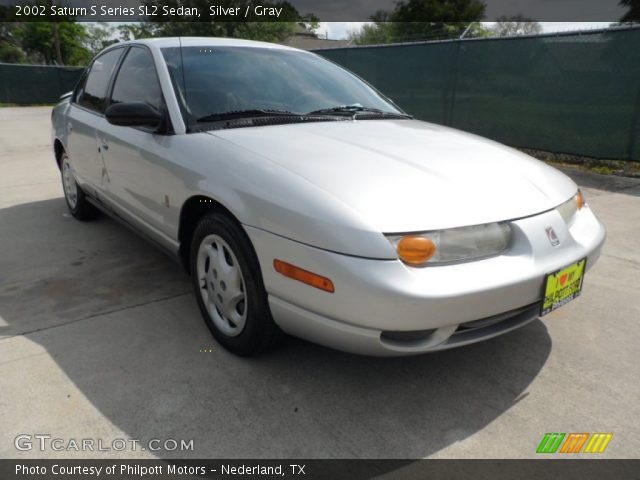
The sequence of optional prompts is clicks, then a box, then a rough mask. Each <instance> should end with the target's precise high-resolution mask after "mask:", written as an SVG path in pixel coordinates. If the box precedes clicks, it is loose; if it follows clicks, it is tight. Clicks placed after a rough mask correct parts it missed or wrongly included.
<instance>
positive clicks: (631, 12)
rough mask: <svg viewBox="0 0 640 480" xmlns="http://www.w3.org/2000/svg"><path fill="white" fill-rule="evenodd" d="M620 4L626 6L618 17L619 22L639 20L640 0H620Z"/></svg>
mask: <svg viewBox="0 0 640 480" xmlns="http://www.w3.org/2000/svg"><path fill="white" fill-rule="evenodd" d="M620 5H621V6H623V7H627V8H628V10H627V12H626V13H625V14H624V16H623V17H622V18H621V19H620V22H621V23H634V22H640V0H620Z"/></svg>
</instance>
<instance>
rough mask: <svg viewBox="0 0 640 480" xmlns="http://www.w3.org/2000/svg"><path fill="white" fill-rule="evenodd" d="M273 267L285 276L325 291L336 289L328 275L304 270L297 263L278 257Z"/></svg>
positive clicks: (331, 291) (330, 291)
mask: <svg viewBox="0 0 640 480" xmlns="http://www.w3.org/2000/svg"><path fill="white" fill-rule="evenodd" d="M273 267H274V268H275V269H276V272H278V273H280V274H282V275H284V276H285V277H289V278H293V279H294V280H298V281H299V282H302V283H306V284H307V285H311V286H312V287H316V288H319V289H320V290H324V291H325V292H329V293H333V292H334V291H335V288H334V287H333V282H332V281H331V280H329V279H328V278H327V277H323V276H320V275H317V274H315V273H313V272H309V271H307V270H303V269H302V268H299V267H296V266H295V265H291V264H290V263H287V262H283V261H282V260H277V259H276V260H274V261H273Z"/></svg>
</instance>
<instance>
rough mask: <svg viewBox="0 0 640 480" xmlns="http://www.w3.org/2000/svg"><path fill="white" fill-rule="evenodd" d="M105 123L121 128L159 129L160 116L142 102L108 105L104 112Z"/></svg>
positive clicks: (156, 111)
mask: <svg viewBox="0 0 640 480" xmlns="http://www.w3.org/2000/svg"><path fill="white" fill-rule="evenodd" d="M105 117H106V118H107V121H108V122H109V123H111V124H113V125H120V126H122V127H156V128H157V127H159V126H160V124H161V123H162V114H161V113H160V112H159V111H158V110H156V109H155V108H153V107H152V106H151V105H149V104H147V103H144V102H126V103H115V104H113V105H110V106H109V107H108V108H107V111H106V112H105Z"/></svg>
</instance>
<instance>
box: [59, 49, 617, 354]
mask: <svg viewBox="0 0 640 480" xmlns="http://www.w3.org/2000/svg"><path fill="white" fill-rule="evenodd" d="M53 136H54V150H55V156H56V160H57V162H58V165H59V166H60V170H61V172H62V183H63V186H64V193H65V198H66V202H67V204H68V207H69V210H70V211H71V213H72V214H73V215H74V216H75V217H76V218H78V219H80V220H86V219H90V218H92V217H93V216H95V214H96V213H98V211H99V210H102V211H105V212H107V213H109V214H111V215H112V216H114V217H116V218H118V219H120V220H122V221H123V222H125V223H127V224H129V225H130V226H132V227H134V228H135V229H136V230H138V231H139V232H142V233H143V234H145V235H146V236H148V237H150V238H151V239H152V240H154V241H155V242H156V243H158V244H159V245H161V246H162V247H165V248H166V249H167V250H169V251H170V252H172V253H173V254H175V255H176V256H177V257H178V258H179V259H181V261H182V262H183V263H184V265H185V267H186V269H187V270H188V271H189V272H190V274H191V277H192V278H193V285H194V290H195V295H196V299H197V302H198V305H199V307H200V310H201V312H202V315H203V317H204V319H205V321H206V323H207V325H208V327H209V328H210V329H211V332H212V333H213V335H214V336H215V338H216V339H217V340H218V341H219V342H220V343H221V344H222V345H224V346H225V347H226V348H227V349H229V350H230V351H232V352H235V353H237V354H240V355H252V354H256V353H259V352H261V351H263V350H265V349H266V348H267V347H269V346H271V345H272V344H274V342H275V341H276V339H277V338H278V337H279V335H280V333H281V331H284V332H287V333H290V334H292V335H295V336H299V337H302V338H306V339H309V340H311V341H313V342H317V343H320V344H324V345H328V346H330V347H334V348H337V349H341V350H345V351H350V352H357V353H361V354H369V355H407V354H415V353H421V352H428V351H434V350H441V349H445V348H451V347H457V346H460V345H465V344H469V343H473V342H477V341H481V340H484V339H487V338H491V337H494V336H496V335H500V334H502V333H505V332H508V331H510V330H513V329H515V328H518V327H520V326H522V325H524V324H526V323H527V322H529V321H531V320H533V319H535V318H537V317H538V316H541V315H544V314H547V313H549V312H550V311H552V310H554V309H555V308H557V307H559V306H562V305H563V304H565V303H566V302H567V301H569V300H571V299H573V298H575V297H576V296H578V295H579V293H580V289H581V287H582V282H583V278H584V275H585V272H586V270H587V269H588V268H589V267H591V266H592V265H593V264H594V263H595V261H596V260H597V258H598V256H599V255H600V250H601V247H602V244H603V242H604V238H605V230H604V227H603V226H602V225H601V224H600V223H599V222H598V220H597V219H596V218H595V216H594V215H593V213H592V212H591V210H590V209H589V206H588V205H587V204H586V203H585V200H584V198H583V196H582V194H581V192H580V191H579V190H578V188H577V187H576V185H575V183H574V182H573V181H571V180H570V179H569V178H568V177H566V176H565V175H563V174H562V173H560V172H558V171H556V170H554V169H553V168H551V167H548V166H547V165H545V164H543V163H541V162H539V161H537V160H534V159H533V158H530V157H528V156H526V155H524V154H522V153H519V152H518V151H515V150H513V149H511V148H507V147H505V146H502V145H500V144H498V143H495V142H493V141H490V140H486V139H483V138H480V137H477V136H475V135H471V134H467V133H463V132H459V131H456V130H453V129H451V128H446V127H442V126H438V125H433V124H430V123H425V122H422V121H418V120H414V119H413V118H412V117H410V116H409V115H406V114H405V113H403V112H402V111H401V110H400V109H398V107H396V106H395V105H394V104H393V103H392V102H391V101H390V100H389V99H387V98H385V97H384V96H383V95H381V94H380V93H379V92H377V91H376V90H375V89H373V88H372V87H371V86H369V85H368V84H366V83H365V82H363V81H362V80H361V79H359V78H358V77H356V76H355V75H353V74H351V73H349V72H348V71H346V70H344V69H342V68H340V67H338V66H337V65H335V64H333V63H331V62H329V61H327V60H324V59H322V58H321V57H319V56H317V55H314V54H312V53H309V52H303V51H299V50H295V49H292V48H288V47H283V46H279V45H271V44H266V43H259V42H250V41H241V40H231V39H206V38H182V39H178V38H166V39H151V40H144V41H133V42H126V43H120V44H117V45H114V46H112V47H109V48H107V49H106V50H104V51H103V52H101V53H100V54H99V55H98V56H97V57H96V58H95V59H94V60H93V62H92V63H91V65H90V66H89V68H87V70H86V72H85V73H84V75H83V77H82V78H81V80H80V82H79V83H78V86H77V87H76V89H75V91H74V92H73V93H71V94H69V95H67V96H65V97H64V98H63V99H62V101H61V102H60V103H59V104H58V105H57V106H56V107H55V108H54V110H53Z"/></svg>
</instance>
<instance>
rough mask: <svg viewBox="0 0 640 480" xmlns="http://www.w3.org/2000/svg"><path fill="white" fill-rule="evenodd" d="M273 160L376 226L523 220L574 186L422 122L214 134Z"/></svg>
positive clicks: (512, 154)
mask: <svg viewBox="0 0 640 480" xmlns="http://www.w3.org/2000/svg"><path fill="white" fill-rule="evenodd" d="M210 134H211V135H214V136H216V137H218V138H221V139H225V140H227V141H229V142H232V143H234V144H235V145H236V146H238V147H241V148H244V149H248V150H250V151H252V152H253V153H254V154H257V155H260V156H262V157H266V158H268V159H269V160H270V161H272V162H275V163H277V164H278V165H280V166H281V167H283V168H285V169H286V170H288V171H290V172H292V173H294V174H295V175H297V176H299V177H302V178H304V179H305V180H306V181H308V182H311V183H312V184H314V185H315V186H316V187H318V188H320V189H321V190H323V191H324V192H326V193H327V194H329V195H331V196H332V197H334V198H335V199H336V200H338V201H339V202H341V203H342V204H344V205H345V207H347V208H349V209H350V210H352V211H355V212H357V213H358V215H359V216H361V219H362V221H363V222H365V223H366V224H368V225H370V226H371V227H373V228H375V229H377V230H378V231H380V232H384V233H392V232H398V233H399V232H414V231H424V230H435V229H442V228H451V227H458V226H464V225H476V224H482V223H489V222H494V221H501V220H509V219H515V218H521V217H525V216H529V215H532V214H536V213H539V212H543V211H546V210H549V209H552V208H554V207H556V206H558V205H559V204H561V203H562V202H564V201H566V200H567V199H568V198H570V197H571V195H573V194H574V193H575V191H576V188H577V187H576V185H575V184H574V183H573V181H571V180H570V179H569V178H568V177H567V176H565V175H564V174H562V173H560V172H559V171H557V170H555V169H553V168H551V167H549V166H547V165H545V164H544V163H542V162H539V161H537V160H535V159H533V158H531V157H529V156H527V155H525V154H522V153H520V152H518V151H516V150H514V149H511V148H508V147H505V146H503V145H501V144H498V143H496V142H493V141H491V140H487V139H485V138H482V137H478V136H476V135H472V134H468V133H464V132H461V131H458V130H454V129H451V128H447V127H442V126H438V125H434V124H430V123H426V122H422V121H418V120H354V121H340V122H317V123H301V124H293V125H291V124H289V125H276V126H267V127H250V128H237V129H229V130H218V131H212V132H210Z"/></svg>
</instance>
